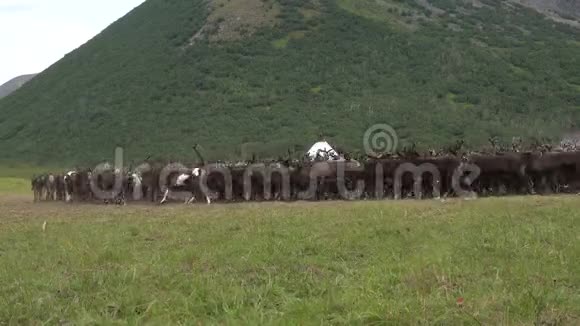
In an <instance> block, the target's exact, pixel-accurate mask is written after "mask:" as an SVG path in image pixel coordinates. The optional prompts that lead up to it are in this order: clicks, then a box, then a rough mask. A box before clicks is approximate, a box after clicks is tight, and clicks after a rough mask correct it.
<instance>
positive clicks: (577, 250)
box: [0, 179, 580, 325]
mask: <svg viewBox="0 0 580 326" xmlns="http://www.w3.org/2000/svg"><path fill="white" fill-rule="evenodd" d="M6 180H7V179H4V181H2V182H3V183H5V182H6ZM2 187H3V188H0V189H6V185H3V186H2ZM2 191H3V190H0V192H2ZM0 205H1V206H2V209H0V324H2V325H4V324H6V325H20V324H31V325H37V324H38V325H43V324H61V325H64V324H66V325H72V324H158V325H167V324H200V325H205V324H250V325H254V324H288V325H296V324H348V325H351V324H355V325H356V324H365V325H367V324H373V325H383V324H389V325H409V324H441V325H456V324H464V325H499V324H504V325H532V324H537V325H578V324H579V323H580V290H579V289H580V260H579V259H578V258H579V257H580V245H579V240H580V236H579V233H578V230H579V227H580V217H579V211H580V200H579V198H577V197H574V196H568V197H526V198H523V197H511V198H495V199H480V200H474V201H462V200H449V201H444V202H442V201H398V202H394V201H381V202H378V201H376V202H320V203H290V204H287V203H261V204H260V203H250V204H225V205H212V206H206V205H194V206H184V205H179V204H176V205H169V206H164V207H158V206H154V205H128V206H125V207H115V206H103V205H88V204H78V205H65V204H62V203H40V204H33V203H32V200H31V196H30V195H18V194H14V193H10V194H9V193H6V192H3V193H2V194H0Z"/></svg>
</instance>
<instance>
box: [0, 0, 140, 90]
mask: <svg viewBox="0 0 580 326" xmlns="http://www.w3.org/2000/svg"><path fill="white" fill-rule="evenodd" d="M142 2H144V0H0V85H1V84H3V83H5V82H6V81H8V80H10V79H12V78H14V77H16V76H20V75H24V74H30V73H36V72H41V71H42V70H44V69H46V68H48V67H49V66H50V65H51V64H53V63H55V62H56V61H58V60H60V59H61V58H62V57H63V56H64V55H65V54H67V53H69V52H71V51H73V50H74V49H76V48H77V47H79V46H81V45H82V44H84V43H85V42H87V41H88V40H90V39H91V38H92V37H93V36H95V35H97V34H98V33H99V32H100V31H102V30H103V29H105V28H106V27H107V26H108V25H110V24H111V23H113V22H114V21H115V20H117V19H119V18H121V17H122V16H124V15H125V14H126V13H128V12H129V11H131V9H133V8H135V7H137V6H138V5H139V4H141V3H142Z"/></svg>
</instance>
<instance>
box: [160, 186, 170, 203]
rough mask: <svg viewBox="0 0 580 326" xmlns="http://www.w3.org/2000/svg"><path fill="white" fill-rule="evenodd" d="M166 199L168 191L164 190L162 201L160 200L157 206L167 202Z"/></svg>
mask: <svg viewBox="0 0 580 326" xmlns="http://www.w3.org/2000/svg"><path fill="white" fill-rule="evenodd" d="M167 197H169V189H167V190H165V194H164V195H163V199H161V202H160V203H159V204H161V205H163V204H165V203H166V202H167Z"/></svg>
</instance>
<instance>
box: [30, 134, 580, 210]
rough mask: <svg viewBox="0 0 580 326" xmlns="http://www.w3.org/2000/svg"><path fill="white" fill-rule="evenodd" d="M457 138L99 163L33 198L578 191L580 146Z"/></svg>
mask: <svg viewBox="0 0 580 326" xmlns="http://www.w3.org/2000/svg"><path fill="white" fill-rule="evenodd" d="M492 146H493V147H491V149H487V150H485V151H479V152H476V151H466V150H465V149H464V144H463V143H462V142H458V143H457V144H455V145H453V146H450V147H448V148H446V149H445V150H441V151H434V150H430V151H428V152H425V153H419V152H417V151H416V150H415V147H414V146H411V147H410V148H405V149H403V150H402V151H399V152H397V153H391V154H383V155H378V156H372V157H371V156H368V155H365V156H364V157H362V156H361V157H356V158H355V157H352V156H350V155H348V154H341V155H339V156H337V157H332V156H330V155H329V153H327V152H320V153H319V154H318V157H316V158H315V159H312V158H307V157H304V158H301V159H291V158H290V157H291V155H289V157H288V158H286V159H284V158H279V159H278V160H271V161H261V162H258V161H256V160H251V161H247V162H236V163H233V162H232V163H226V162H215V163H207V162H205V160H204V159H203V157H202V155H201V154H200V153H199V150H198V148H197V146H194V147H193V149H194V151H195V153H196V154H197V155H198V158H199V160H198V163H196V164H194V165H193V166H190V167H185V166H183V165H180V164H175V163H168V162H160V161H151V160H149V159H146V160H145V161H144V162H143V163H142V164H140V165H139V166H138V167H136V168H115V167H113V166H111V165H110V164H101V165H100V166H99V167H98V168H96V169H88V168H82V169H74V170H72V171H67V172H64V173H46V174H43V175H40V176H34V177H33V178H32V190H33V192H34V200H35V201H55V200H60V201H65V202H105V203H116V204H121V203H122V204H125V203H126V202H127V201H132V202H155V203H160V204H164V203H167V202H170V201H178V200H179V201H185V202H186V203H194V202H196V201H199V202H202V203H208V204H209V203H212V202H216V201H217V202H240V201H274V200H279V201H293V200H333V199H348V200H353V199H389V198H390V199H406V198H415V199H422V198H442V197H443V198H446V197H462V196H471V197H473V196H502V195H526V194H554V193H578V192H580V150H577V149H576V147H575V146H559V147H558V148H554V147H551V146H548V145H539V144H538V145H535V146H533V147H532V148H527V149H521V148H520V147H519V145H517V146H516V145H513V144H512V146H511V147H509V148H502V147H499V146H497V145H496V143H492Z"/></svg>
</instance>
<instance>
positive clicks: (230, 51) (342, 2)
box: [0, 0, 580, 163]
mask: <svg viewBox="0 0 580 326" xmlns="http://www.w3.org/2000/svg"><path fill="white" fill-rule="evenodd" d="M519 2H521V3H525V5H526V6H523V5H522V4H520V3H519ZM549 3H553V4H554V6H547V7H542V6H543V5H546V4H549ZM576 3H577V2H573V1H567V0H559V1H551V2H549V1H533V0H528V1H525V0H517V1H516V0H510V1H507V0H506V1H498V0H303V1H296V0H235V1H233V0H231V1H228V0H207V1H206V0H171V1H168V0H148V1H146V2H145V3H144V4H143V5H141V6H140V7H138V8H136V9H135V10H133V11H132V12H131V13H129V14H128V15H127V16H125V17H123V18H122V19H120V20H119V21H117V22H115V23H114V24H112V25H111V26H110V27H109V28H107V29H106V30H105V31H103V32H102V33H101V34H100V35H98V36H97V37H95V38H94V39H93V40H91V41H89V42H88V43H87V44H85V45H83V46H81V47H80V48H79V49H77V50H75V51H74V52H72V53H70V54H68V55H67V56H65V57H64V58H63V59H62V60H61V61H59V62H58V63H56V64H55V65H53V66H52V67H50V68H49V69H48V70H46V71H45V72H44V73H43V74H42V75H39V76H38V77H37V78H35V79H33V80H32V81H30V82H29V83H27V84H26V85H25V86H24V87H23V88H22V89H21V90H19V91H18V92H17V93H15V94H13V96H9V97H6V98H4V99H3V100H2V101H0V152H1V153H2V154H3V156H2V158H3V159H6V160H14V161H29V162H31V163H34V162H41V163H46V162H64V163H68V162H84V161H94V160H100V159H103V158H110V157H111V156H112V154H113V150H114V146H116V145H119V146H123V147H124V148H125V150H126V154H127V157H128V159H129V160H139V159H143V158H145V157H147V156H148V155H153V156H154V157H169V158H184V157H185V158H188V157H189V158H191V157H193V155H192V153H191V150H190V148H191V145H192V144H194V143H199V144H201V146H202V149H203V152H204V153H205V154H206V156H207V157H208V158H236V157H240V156H241V155H242V154H243V153H244V152H245V153H248V152H256V153H257V154H258V155H259V156H260V157H265V156H277V155H278V154H284V153H286V151H287V149H288V148H291V149H307V147H308V146H310V145H311V144H312V143H314V142H315V141H317V140H318V138H319V135H321V134H323V135H324V136H325V137H326V138H327V139H328V140H329V141H330V142H331V143H332V144H335V145H337V146H339V147H342V148H344V149H351V150H359V149H361V148H362V137H363V134H364V132H365V130H366V129H367V128H368V127H369V126H371V125H373V124H375V123H388V124H390V125H391V126H392V127H393V128H394V129H396V131H397V133H398V135H399V138H400V144H401V146H403V145H405V144H410V143H411V142H416V143H417V145H418V146H420V147H427V146H433V145H437V146H440V145H443V144H449V143H453V142H455V141H456V140H457V139H464V140H466V142H467V143H468V144H470V145H472V146H477V145H480V144H484V143H486V142H487V139H488V138H489V137H491V136H496V137H499V138H500V139H501V140H504V141H509V140H511V138H512V137H514V136H521V137H523V138H524V139H528V138H529V137H537V138H543V137H547V138H554V139H559V138H560V136H561V135H562V133H563V131H568V130H579V129H580V56H579V55H578V54H579V53H580V28H576V27H574V24H573V23H570V22H574V21H575V19H576V18H575V17H576V16H571V15H568V16H566V17H562V16H560V15H564V13H565V12H566V10H567V8H573V9H574V8H577V6H576ZM552 11H553V12H555V13H558V15H559V17H560V18H557V17H556V19H560V21H561V20H566V22H562V23H559V22H557V21H555V20H554V17H551V16H550V15H551V14H549V12H552ZM571 13H573V14H574V15H576V14H577V13H578V11H577V10H576V9H574V11H571Z"/></svg>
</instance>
